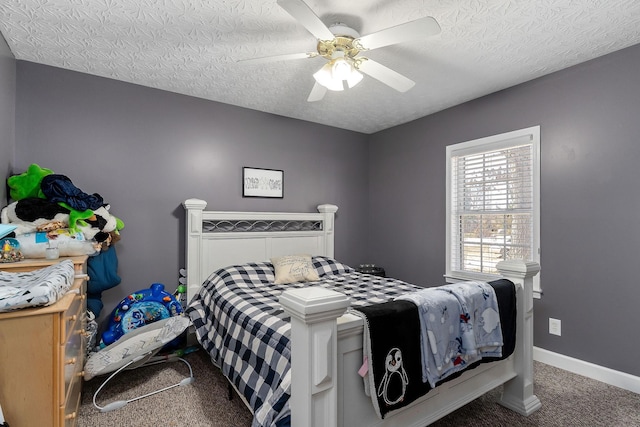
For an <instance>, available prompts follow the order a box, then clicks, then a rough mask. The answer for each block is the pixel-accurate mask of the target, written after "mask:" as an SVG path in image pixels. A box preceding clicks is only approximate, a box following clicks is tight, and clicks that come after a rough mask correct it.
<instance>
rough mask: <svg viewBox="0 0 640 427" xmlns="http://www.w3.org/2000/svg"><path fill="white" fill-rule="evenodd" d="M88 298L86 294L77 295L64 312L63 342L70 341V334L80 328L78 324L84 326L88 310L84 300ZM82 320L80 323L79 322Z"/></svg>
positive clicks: (61, 331)
mask: <svg viewBox="0 0 640 427" xmlns="http://www.w3.org/2000/svg"><path fill="white" fill-rule="evenodd" d="M85 299H86V296H85V295H80V294H78V295H76V296H74V298H73V302H72V303H71V306H70V307H69V309H68V310H67V311H65V312H64V314H63V316H64V318H63V319H62V320H63V324H62V328H61V330H60V333H61V335H62V336H61V337H60V340H61V342H66V341H69V339H70V335H71V334H75V333H76V332H77V329H78V325H80V327H81V328H84V325H85V324H86V321H85V319H86V316H87V312H86V309H85V305H84V300H85ZM78 321H80V323H78Z"/></svg>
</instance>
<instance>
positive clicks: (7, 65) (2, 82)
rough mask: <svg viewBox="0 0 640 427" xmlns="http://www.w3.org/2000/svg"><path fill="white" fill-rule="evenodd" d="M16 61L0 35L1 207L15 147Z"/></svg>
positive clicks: (4, 200)
mask: <svg viewBox="0 0 640 427" xmlns="http://www.w3.org/2000/svg"><path fill="white" fill-rule="evenodd" d="M15 111H16V61H15V59H14V58H13V54H12V53H11V50H10V49H9V46H7V43H6V42H5V40H4V37H2V34H0V180H2V184H0V206H4V205H5V204H6V200H7V191H6V189H7V187H6V185H5V183H4V182H5V181H4V180H5V179H6V178H7V177H8V176H9V175H10V174H11V168H12V165H13V150H14V147H15Z"/></svg>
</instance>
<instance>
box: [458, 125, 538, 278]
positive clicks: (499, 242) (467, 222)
mask: <svg viewBox="0 0 640 427" xmlns="http://www.w3.org/2000/svg"><path fill="white" fill-rule="evenodd" d="M533 130H536V131H537V132H534V131H533ZM536 139H537V140H539V128H538V127H536V128H529V129H524V130H522V131H516V132H511V133H509V134H503V135H498V136H495V137H490V138H484V139H482V140H476V141H470V142H467V143H462V144H456V145H453V146H450V147H447V156H448V162H449V163H448V171H449V172H448V174H449V177H448V178H449V179H448V192H447V198H448V211H449V221H450V224H448V225H449V227H447V228H448V229H449V230H448V233H447V234H448V240H449V242H448V247H449V250H448V256H447V258H448V266H447V275H450V276H453V277H456V276H458V277H460V276H466V277H474V275H479V276H480V277H481V276H484V275H487V274H497V273H498V272H497V269H496V264H497V263H498V262H499V261H502V260H505V259H525V260H536V261H537V260H538V256H537V252H538V239H537V235H538V231H537V228H538V223H539V220H538V218H539V214H538V212H539V210H538V209H539V208H538V206H537V205H538V200H539V197H538V195H537V194H538V190H537V181H538V179H539V178H538V171H539V167H538V144H537V142H536Z"/></svg>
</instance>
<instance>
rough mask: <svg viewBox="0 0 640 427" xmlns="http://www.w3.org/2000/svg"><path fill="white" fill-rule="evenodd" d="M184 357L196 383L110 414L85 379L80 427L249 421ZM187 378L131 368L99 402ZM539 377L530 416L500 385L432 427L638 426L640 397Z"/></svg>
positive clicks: (205, 368)
mask: <svg viewBox="0 0 640 427" xmlns="http://www.w3.org/2000/svg"><path fill="white" fill-rule="evenodd" d="M186 359H187V360H188V361H189V363H191V365H192V368H193V371H194V377H195V381H194V382H193V383H192V384H190V385H187V386H184V387H176V388H174V389H171V390H168V391H165V392H162V393H159V394H156V395H153V396H150V397H147V398H144V399H141V400H138V401H136V402H132V403H129V404H128V405H126V406H125V407H123V408H121V409H118V410H116V411H112V412H105V413H101V412H99V411H98V410H97V409H96V408H95V407H94V406H93V403H92V399H93V393H94V392H95V390H96V389H97V388H98V387H99V386H100V383H101V382H102V380H103V379H104V378H97V379H93V380H91V381H88V382H86V383H85V384H84V389H83V397H82V404H81V408H80V415H79V423H78V425H79V426H80V427H84V426H86V427H100V426H105V427H112V426H125V425H130V426H140V427H143V426H149V427H151V426H154V427H155V426H190V427H218V426H220V427H235V426H237V427H248V426H250V425H251V414H250V413H249V411H248V410H247V409H246V407H245V406H244V404H243V403H242V401H241V400H240V398H238V397H237V396H235V397H234V398H233V399H232V400H231V401H229V400H228V399H227V383H226V380H225V379H224V378H223V377H222V374H221V373H220V372H219V370H218V369H216V368H215V367H214V366H213V365H212V364H211V363H210V362H209V359H208V357H207V355H206V354H205V353H204V352H203V351H198V352H195V353H192V354H190V355H188V356H187V357H186ZM186 375H188V368H187V366H186V365H184V364H183V363H180V362H172V363H167V364H161V365H156V366H149V367H144V368H139V369H136V370H132V371H126V372H123V373H121V374H120V375H119V376H118V377H116V379H114V380H113V383H110V384H108V385H107V387H106V388H105V389H104V390H103V391H102V392H101V393H100V395H98V404H99V405H100V406H104V405H105V404H106V403H109V402H111V401H112V400H116V399H118V400H119V399H130V398H133V397H135V396H138V395H142V394H145V393H149V392H151V391H153V390H155V389H157V388H161V387H165V386H168V385H171V384H173V383H176V382H179V381H180V380H181V379H183V378H184V377H185V376H186ZM534 377H535V384H534V386H535V393H536V395H537V396H538V398H539V399H540V400H541V401H542V408H541V409H540V410H539V411H538V412H536V413H534V414H532V415H531V416H530V417H528V418H527V417H523V416H521V415H518V414H516V413H514V412H512V411H510V410H508V409H506V408H504V407H502V406H500V405H499V404H497V403H496V402H497V400H498V399H499V397H500V388H497V389H495V390H493V391H491V392H489V393H487V394H486V395H484V396H482V397H481V398H479V399H477V400H475V401H473V402H471V403H470V404H468V405H466V406H465V407H463V408H461V409H459V410H458V411H456V412H454V413H452V414H450V415H448V416H447V417H445V418H443V419H441V420H440V421H438V422H436V423H435V424H432V426H435V427H449V426H451V427H453V426H464V425H473V426H474V427H483V426H486V427H489V426H490V427H498V426H505V427H507V426H508V427H512V426H558V427H565V426H576V427H577V426H580V427H583V426H589V427H597V426H603V427H623V426H624V427H629V426H640V395H638V394H634V393H631V392H629V391H626V390H622V389H620V388H617V387H613V386H609V385H607V384H604V383H601V382H599V381H594V380H590V379H588V378H585V377H582V376H579V375H575V374H571V373H569V372H566V371H563V370H560V369H557V368H554V367H552V366H549V365H545V364H542V363H538V362H535V366H534ZM349 427H358V426H349Z"/></svg>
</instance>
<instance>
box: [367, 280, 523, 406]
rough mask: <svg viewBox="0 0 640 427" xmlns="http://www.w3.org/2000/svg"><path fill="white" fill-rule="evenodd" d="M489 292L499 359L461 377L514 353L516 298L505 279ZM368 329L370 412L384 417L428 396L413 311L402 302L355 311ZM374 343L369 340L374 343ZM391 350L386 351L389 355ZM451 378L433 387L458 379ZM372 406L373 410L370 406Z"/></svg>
mask: <svg viewBox="0 0 640 427" xmlns="http://www.w3.org/2000/svg"><path fill="white" fill-rule="evenodd" d="M489 284H490V285H491V286H492V287H493V289H494V291H495V294H496V300H497V303H498V308H499V313H500V325H501V330H502V336H503V346H502V356H501V357H484V358H482V359H481V360H479V361H477V362H475V363H472V364H469V365H468V366H467V367H466V368H465V371H466V370H468V369H473V368H475V367H477V366H478V365H479V364H481V363H486V362H492V361H497V360H502V359H504V358H506V357H509V356H510V355H511V354H512V353H513V351H514V349H515V339H516V293H515V286H514V284H513V283H512V282H511V281H509V280H506V279H500V280H496V281H493V282H489ZM357 311H358V312H360V313H361V314H362V315H363V317H364V318H365V321H366V322H367V323H368V329H369V334H370V336H371V337H372V338H371V340H370V345H371V349H370V351H369V354H370V355H371V358H372V359H373V360H368V361H367V364H368V368H369V369H372V370H373V382H374V384H371V386H370V387H369V388H370V390H369V393H370V394H371V395H372V396H374V399H372V401H373V403H374V407H375V406H377V407H376V412H378V414H379V415H380V416H381V417H382V418H384V416H385V415H388V414H389V413H391V412H393V411H396V410H398V409H401V408H403V407H405V406H407V405H409V404H411V403H412V402H413V401H415V400H416V399H418V398H419V397H421V396H423V395H424V394H426V393H427V392H428V391H429V390H431V386H430V385H429V383H428V382H423V381H422V363H421V344H420V321H419V314H418V308H417V306H416V305H415V304H414V303H412V302H410V301H406V300H396V301H389V302H386V303H382V304H375V305H370V306H367V307H359V308H358V309H357ZM374 337H375V338H374ZM390 349H391V350H390ZM463 372H464V371H459V372H456V373H454V374H452V375H450V376H448V377H447V378H446V379H444V380H442V381H441V382H439V383H438V384H437V385H439V384H442V383H444V382H446V381H450V380H452V379H454V378H457V377H458V376H460V375H461V374H462V373H463ZM376 403H377V405H376Z"/></svg>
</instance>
